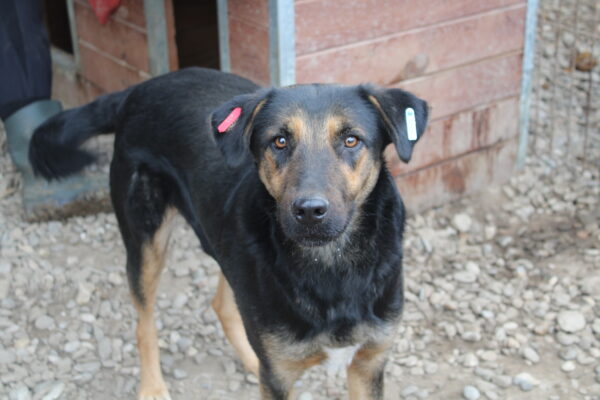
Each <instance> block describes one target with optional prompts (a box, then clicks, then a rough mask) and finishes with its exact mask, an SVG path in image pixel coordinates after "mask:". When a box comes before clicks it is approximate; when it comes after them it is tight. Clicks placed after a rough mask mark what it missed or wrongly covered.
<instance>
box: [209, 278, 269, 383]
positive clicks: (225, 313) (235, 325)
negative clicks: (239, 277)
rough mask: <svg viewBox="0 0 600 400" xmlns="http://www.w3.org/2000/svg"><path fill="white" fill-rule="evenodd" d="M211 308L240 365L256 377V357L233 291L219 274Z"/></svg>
mask: <svg viewBox="0 0 600 400" xmlns="http://www.w3.org/2000/svg"><path fill="white" fill-rule="evenodd" d="M212 307H213V309H214V310H215V312H216V313H217V316H218V317H219V321H221V326H222V327H223V331H224V332H225V336H226V337H227V339H228V340H229V342H230V343H231V345H232V346H233V347H234V349H235V350H236V352H237V354H238V356H239V357H240V359H241V360H242V363H244V367H246V369H247V370H248V371H250V372H252V373H253V374H254V375H256V376H258V364H259V363H258V357H257V356H256V354H255V353H254V350H253V349H252V346H250V342H248V336H247V335H246V329H245V328H244V323H243V321H242V316H241V315H240V311H239V310H238V308H237V304H236V303H235V297H234V294H233V290H232V289H231V286H229V283H228V282H227V280H226V279H225V277H224V276H223V274H222V273H221V274H219V285H218V286H217V292H216V293H215V297H214V298H213V301H212Z"/></svg>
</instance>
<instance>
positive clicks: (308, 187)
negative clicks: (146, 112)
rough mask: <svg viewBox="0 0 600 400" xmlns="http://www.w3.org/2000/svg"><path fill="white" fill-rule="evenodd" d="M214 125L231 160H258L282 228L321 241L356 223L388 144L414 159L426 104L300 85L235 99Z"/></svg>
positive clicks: (401, 96) (404, 95)
mask: <svg viewBox="0 0 600 400" xmlns="http://www.w3.org/2000/svg"><path fill="white" fill-rule="evenodd" d="M211 123H212V126H213V131H214V135H215V137H216V141H217V143H218V146H219V148H220V149H221V151H222V152H223V155H224V156H225V159H226V161H227V163H228V164H230V165H232V166H236V165H239V164H240V163H241V162H242V161H244V160H245V159H246V157H249V156H251V157H253V158H254V160H255V163H256V166H257V169H258V173H259V176H260V179H261V181H262V183H263V184H264V185H265V187H266V189H267V190H268V192H269V193H270V194H271V196H273V198H274V199H275V200H276V202H277V218H278V221H279V222H280V224H281V226H282V228H283V231H284V233H285V234H286V235H287V236H288V237H289V238H290V239H292V240H294V241H295V242H297V243H298V244H300V245H302V246H322V245H325V244H327V243H329V242H331V241H332V240H335V239H336V238H338V237H339V236H340V235H341V234H342V233H343V232H345V231H346V230H347V229H348V227H349V226H351V225H352V222H353V221H354V220H355V217H356V215H357V210H359V209H360V207H361V205H362V204H363V203H364V201H365V199H366V198H367V196H368V195H369V193H370V192H371V191H372V190H373V187H374V186H375V183H376V182H377V179H378V176H379V172H380V170H381V166H382V163H383V150H384V149H385V147H386V145H388V144H389V143H394V145H395V147H396V150H397V152H398V155H399V157H400V159H402V160H403V161H404V162H408V161H409V160H410V157H411V154H412V150H413V146H414V144H415V143H416V141H417V140H418V139H419V138H420V137H421V135H422V134H423V131H424V130H425V126H426V124H427V103H425V101H423V100H421V99H419V98H417V97H416V96H414V95H412V94H410V93H408V92H405V91H403V90H400V89H382V88H377V87H374V86H366V85H363V86H337V85H298V86H292V87H288V88H283V89H263V90H260V91H258V92H256V93H252V94H247V95H241V96H238V97H235V98H234V99H232V100H231V101H229V102H228V103H226V104H224V105H223V106H221V107H220V108H219V109H218V110H216V111H215V112H214V113H213V115H212V117H211Z"/></svg>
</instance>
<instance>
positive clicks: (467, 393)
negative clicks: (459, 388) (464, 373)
mask: <svg viewBox="0 0 600 400" xmlns="http://www.w3.org/2000/svg"><path fill="white" fill-rule="evenodd" d="M463 397H464V398H465V399H467V400H477V399H478V398H479V397H481V394H480V393H479V389H477V388H476V387H475V386H471V385H467V386H465V387H464V389H463Z"/></svg>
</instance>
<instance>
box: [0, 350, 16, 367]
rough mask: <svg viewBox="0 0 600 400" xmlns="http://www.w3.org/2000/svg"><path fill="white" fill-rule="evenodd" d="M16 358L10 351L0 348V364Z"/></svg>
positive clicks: (13, 360) (8, 362)
mask: <svg viewBox="0 0 600 400" xmlns="http://www.w3.org/2000/svg"><path fill="white" fill-rule="evenodd" d="M16 359H17V358H16V357H15V354H14V353H13V352H12V351H9V350H2V349H0V365H7V364H12V363H14V362H15V360H16Z"/></svg>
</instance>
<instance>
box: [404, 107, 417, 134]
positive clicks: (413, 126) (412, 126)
mask: <svg viewBox="0 0 600 400" xmlns="http://www.w3.org/2000/svg"><path fill="white" fill-rule="evenodd" d="M405 116H406V136H407V137H408V140H411V141H412V140H417V121H416V119H415V110H413V109H412V108H410V107H408V108H407V109H406V111H405Z"/></svg>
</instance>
